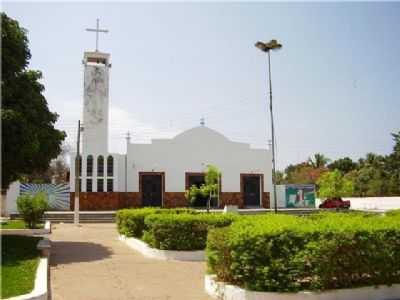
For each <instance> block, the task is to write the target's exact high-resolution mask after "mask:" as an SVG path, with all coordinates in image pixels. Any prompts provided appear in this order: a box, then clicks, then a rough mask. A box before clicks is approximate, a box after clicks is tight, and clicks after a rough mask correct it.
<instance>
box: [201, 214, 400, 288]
mask: <svg viewBox="0 0 400 300" xmlns="http://www.w3.org/2000/svg"><path fill="white" fill-rule="evenodd" d="M207 264H208V269H209V272H211V273H214V274H217V276H222V277H223V278H222V279H226V278H228V279H229V281H230V282H232V283H234V284H238V285H240V286H242V287H244V288H247V289H250V290H256V291H273V292H275V291H278V292H296V291H300V290H329V289H336V288H350V287H357V286H373V285H381V284H387V285H390V284H394V283H400V272H399V266H400V218H394V217H384V216H381V215H364V214H353V213H346V214H340V213H336V214H334V213H333V214H332V213H325V214H320V215H318V218H305V217H295V216H288V215H268V216H263V217H256V218H243V219H240V220H238V221H236V222H234V223H233V224H232V225H231V226H230V229H229V230H224V231H220V230H215V231H213V232H212V233H210V235H209V239H208V241H207Z"/></svg>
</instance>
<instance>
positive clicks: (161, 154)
mask: <svg viewBox="0 0 400 300" xmlns="http://www.w3.org/2000/svg"><path fill="white" fill-rule="evenodd" d="M207 164H212V165H215V166H217V167H218V168H219V169H220V171H221V173H222V179H221V183H222V192H240V173H262V174H264V191H265V192H271V191H272V179H271V174H272V172H271V152H270V151H269V150H267V149H252V148H250V146H249V144H244V143H237V142H232V141H230V140H228V139H227V138H226V137H225V136H223V135H222V134H220V133H218V132H216V131H214V130H212V129H210V128H208V127H204V126H200V127H195V128H192V129H190V130H187V131H185V132H183V133H181V134H179V135H177V136H176V137H175V138H173V139H171V140H167V139H164V140H161V139H157V140H153V141H152V143H151V144H129V146H128V191H129V192H138V191H139V172H151V171H153V172H165V191H166V192H183V191H184V190H185V172H204V171H205V170H206V166H207ZM272 196H273V195H272V193H271V201H272V202H273V199H272Z"/></svg>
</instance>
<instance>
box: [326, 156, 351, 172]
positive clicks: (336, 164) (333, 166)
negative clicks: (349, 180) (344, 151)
mask: <svg viewBox="0 0 400 300" xmlns="http://www.w3.org/2000/svg"><path fill="white" fill-rule="evenodd" d="M357 166H358V165H357V163H355V162H353V160H352V159H351V158H350V157H344V158H339V159H337V160H335V161H333V162H332V163H330V164H329V165H328V169H329V170H331V171H333V170H339V171H340V172H342V174H346V173H349V172H350V171H353V170H355V169H356V168H357Z"/></svg>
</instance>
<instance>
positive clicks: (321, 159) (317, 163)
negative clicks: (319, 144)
mask: <svg viewBox="0 0 400 300" xmlns="http://www.w3.org/2000/svg"><path fill="white" fill-rule="evenodd" d="M329 161H330V159H329V158H327V157H325V155H323V154H321V153H315V154H314V157H310V158H309V159H308V164H309V165H310V166H312V167H313V168H314V169H318V168H324V167H325V166H326V164H327V163H328V162H329Z"/></svg>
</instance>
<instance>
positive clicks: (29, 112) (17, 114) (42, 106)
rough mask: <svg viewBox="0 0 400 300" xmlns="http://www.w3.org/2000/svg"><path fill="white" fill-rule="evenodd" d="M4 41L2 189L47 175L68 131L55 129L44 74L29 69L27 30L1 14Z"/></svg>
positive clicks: (56, 116) (54, 118) (54, 120)
mask: <svg viewBox="0 0 400 300" xmlns="http://www.w3.org/2000/svg"><path fill="white" fill-rule="evenodd" d="M1 23H2V24H1V25H2V26H1V27H2V32H1V42H2V53H1V56H2V57H1V58H2V63H3V68H2V81H1V87H2V108H1V121H2V131H1V132H2V133H1V135H2V149H1V150H2V166H1V171H2V190H4V189H6V188H7V187H8V185H9V184H10V183H11V182H12V181H14V180H17V179H19V178H20V177H21V176H22V175H24V174H32V173H34V172H44V171H46V170H47V168H48V166H49V163H50V161H51V159H52V158H55V157H57V155H58V154H59V153H60V151H61V144H62V141H63V140H64V139H65V132H63V131H60V130H57V129H55V128H54V124H55V122H56V121H57V118H58V115H57V114H56V113H53V112H51V111H49V108H48V105H47V101H46V98H45V97H44V96H43V91H44V86H43V85H42V84H41V83H40V79H41V78H42V74H41V72H40V71H34V70H28V69H27V66H28V64H29V59H30V58H31V54H30V51H29V48H28V38H27V31H26V30H25V29H23V28H21V27H20V26H19V24H18V22H17V21H15V20H13V19H11V18H9V17H8V16H7V15H6V14H5V13H2V14H1Z"/></svg>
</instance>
